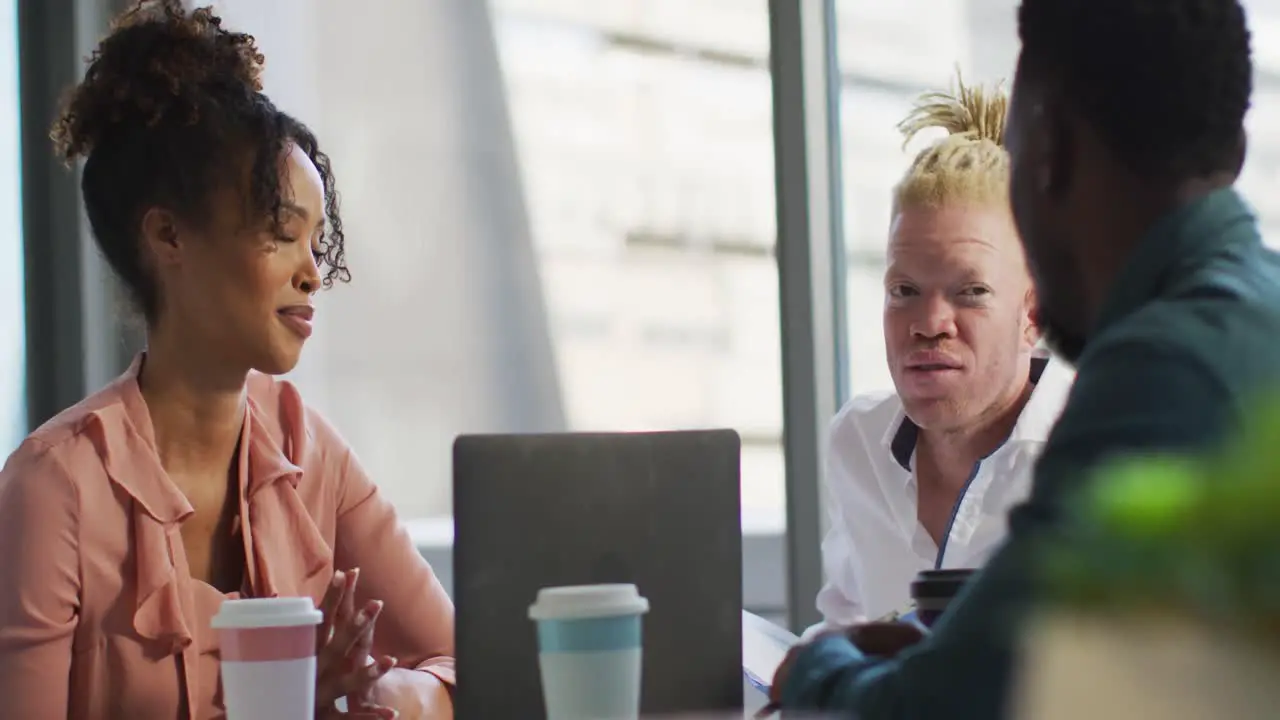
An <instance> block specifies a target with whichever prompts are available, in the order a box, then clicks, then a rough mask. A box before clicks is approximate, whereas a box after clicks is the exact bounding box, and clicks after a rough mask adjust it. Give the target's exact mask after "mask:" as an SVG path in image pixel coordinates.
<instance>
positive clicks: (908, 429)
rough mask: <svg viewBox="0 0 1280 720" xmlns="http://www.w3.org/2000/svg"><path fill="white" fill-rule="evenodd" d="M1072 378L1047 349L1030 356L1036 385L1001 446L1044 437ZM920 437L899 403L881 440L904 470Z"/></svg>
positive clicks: (1033, 382)
mask: <svg viewBox="0 0 1280 720" xmlns="http://www.w3.org/2000/svg"><path fill="white" fill-rule="evenodd" d="M1071 378H1072V375H1071V372H1070V371H1069V370H1068V369H1067V368H1066V367H1064V366H1063V364H1062V363H1061V362H1058V361H1054V360H1052V359H1051V358H1050V356H1049V355H1048V353H1043V352H1037V353H1036V355H1034V356H1033V357H1032V358H1031V378H1030V380H1031V384H1032V385H1035V388H1034V389H1032V391H1031V397H1030V398H1029V399H1028V400H1027V404H1026V405H1025V406H1024V407H1023V408H1022V412H1021V413H1020V414H1019V415H1018V422H1017V423H1016V424H1015V425H1014V426H1013V431H1012V432H1011V433H1010V434H1009V437H1008V438H1006V439H1005V441H1004V442H1003V443H1001V444H1000V447H1004V446H1005V445H1006V444H1008V443H1010V442H1020V441H1024V440H1033V441H1037V442H1042V441H1044V439H1045V437H1046V436H1048V434H1049V430H1050V428H1052V427H1053V424H1054V422H1056V421H1057V419H1058V413H1059V411H1060V410H1061V408H1062V403H1063V401H1064V400H1065V397H1066V391H1067V389H1068V388H1069V387H1070V385H1071ZM919 439H920V427H919V426H918V425H916V424H915V422H913V421H912V420H911V418H909V417H907V414H906V411H905V410H903V409H902V408H901V407H899V408H898V412H897V415H896V416H895V417H894V420H893V422H891V423H890V424H889V430H888V432H887V433H886V434H885V438H884V444H885V445H886V446H887V447H888V448H889V453H890V455H892V456H893V459H894V462H896V463H898V465H900V466H902V469H903V470H906V471H907V472H911V459H912V458H913V457H914V456H915V452H916V442H917V441H918V440H919Z"/></svg>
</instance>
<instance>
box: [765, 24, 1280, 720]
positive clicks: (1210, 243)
mask: <svg viewBox="0 0 1280 720" xmlns="http://www.w3.org/2000/svg"><path fill="white" fill-rule="evenodd" d="M1018 25H1019V34H1020V36H1021V40H1022V53H1021V55H1020V57H1019V60H1018V71H1017V77H1016V79H1015V82H1014V86H1013V98H1012V104H1011V106H1010V110H1009V124H1008V128H1007V130H1006V146H1007V148H1008V151H1009V154H1010V160H1011V163H1012V166H1011V183H1010V184H1011V188H1010V200H1011V203H1012V207H1013V212H1014V217H1015V220H1016V221H1017V225H1018V229H1019V232H1020V233H1021V236H1022V241H1023V245H1024V246H1025V248H1026V252H1027V257H1028V262H1029V264H1030V266H1031V271H1032V275H1033V277H1034V279H1035V282H1036V287H1037V290H1038V292H1039V298H1040V308H1039V320H1040V323H1041V326H1042V328H1043V330H1044V331H1045V335H1046V337H1047V338H1048V339H1049V340H1050V342H1051V344H1052V345H1053V347H1054V349H1055V350H1057V351H1058V352H1059V353H1060V354H1061V355H1062V356H1064V357H1065V358H1066V359H1067V360H1069V361H1071V362H1073V363H1074V364H1075V365H1076V370H1077V376H1076V383H1075V387H1074V388H1073V389H1072V392H1071V394H1070V396H1069V398H1068V401H1067V405H1066V407H1065V409H1064V411H1063V414H1062V416H1061V418H1060V420H1059V422H1058V424H1057V426H1056V427H1055V428H1054V430H1053V431H1052V433H1051V434H1050V436H1049V438H1048V441H1047V443H1046V445H1045V448H1044V452H1043V454H1042V456H1041V459H1040V462H1039V464H1038V466H1037V468H1036V473H1035V480H1034V483H1033V489H1032V493H1031V497H1030V499H1029V500H1028V501H1027V502H1026V503H1025V504H1024V505H1022V506H1020V507H1018V508H1017V509H1015V510H1014V511H1013V512H1012V513H1011V515H1010V530H1009V537H1008V539H1007V541H1006V543H1005V545H1004V546H1003V547H1002V548H1001V549H1000V550H999V551H998V552H997V553H996V554H995V556H994V557H993V558H992V560H991V561H990V563H989V564H988V565H987V567H986V568H985V569H984V570H983V571H982V572H981V573H980V574H979V575H978V576H977V577H976V578H975V580H974V581H973V582H972V583H970V586H969V587H968V588H967V590H966V591H965V592H964V594H963V595H962V597H960V598H959V599H958V600H957V601H956V602H955V604H954V605H953V607H952V609H951V610H950V611H949V612H948V614H947V615H946V616H945V617H944V618H943V619H942V620H941V621H940V623H939V624H938V625H937V626H936V628H935V630H934V632H933V633H932V635H931V636H930V637H929V638H927V639H926V640H925V641H923V642H921V643H919V644H918V645H916V646H914V647H912V648H910V649H907V650H905V651H903V652H901V653H899V654H898V655H896V656H895V657H893V658H892V659H883V658H874V657H870V656H868V655H865V654H863V653H862V652H861V651H859V650H858V648H857V647H855V645H854V644H853V643H852V642H851V641H850V640H849V639H848V637H847V636H846V635H844V634H832V635H827V636H824V637H822V638H819V639H818V640H816V641H814V642H813V643H811V644H809V645H806V646H804V647H802V648H798V649H797V650H796V651H793V653H792V655H791V656H790V657H789V658H788V660H787V661H786V662H784V664H783V667H782V668H780V670H779V672H778V677H777V678H775V697H776V699H778V700H780V701H781V704H782V705H783V707H784V708H796V709H821V710H831V711H837V712H849V713H852V714H853V715H854V716H855V717H857V718H858V719H859V720H889V719H895V720H896V719H907V718H921V719H929V720H933V719H934V718H975V719H976V718H984V719H985V718H1000V717H1004V716H1005V715H1006V713H1007V712H1008V706H1007V700H1008V697H1009V691H1010V689H1011V684H1012V680H1013V670H1014V667H1015V664H1016V660H1015V653H1016V648H1017V641H1018V636H1019V629H1020V624H1021V621H1022V620H1023V619H1024V617H1025V616H1026V611H1027V610H1028V609H1029V608H1030V607H1031V606H1032V604H1033V602H1034V594H1035V593H1034V588H1033V578H1034V570H1035V558H1034V551H1033V546H1035V545H1037V544H1038V542H1039V540H1041V539H1042V538H1045V537H1047V536H1049V535H1050V534H1052V533H1053V532H1054V530H1055V528H1056V527H1057V526H1058V524H1059V523H1060V522H1061V520H1062V509H1063V506H1064V501H1065V500H1066V499H1068V498H1069V497H1070V496H1071V495H1072V494H1073V493H1074V492H1075V491H1076V490H1077V489H1078V488H1079V487H1081V485H1082V484H1083V482H1084V481H1086V480H1087V477H1088V475H1089V471H1090V469H1092V468H1094V467H1095V466H1096V465H1097V464H1098V463H1099V462H1100V461H1103V460H1106V459H1108V458H1112V457H1115V456H1117V455H1121V454H1130V453H1143V452H1186V451H1196V450H1200V449H1204V448H1207V447H1210V446H1212V445H1213V444H1215V443H1217V442H1218V441H1220V440H1222V439H1223V438H1224V437H1225V436H1226V435H1228V434H1230V433H1231V432H1232V431H1233V430H1234V429H1235V427H1236V425H1237V424H1238V422H1239V420H1240V418H1241V414H1242V406H1245V405H1247V403H1248V402H1249V401H1250V399H1251V398H1252V397H1254V396H1256V394H1257V393H1258V392H1259V391H1261V390H1264V389H1269V388H1270V387H1271V386H1272V385H1275V384H1277V382H1280V259H1278V258H1277V256H1276V255H1274V254H1273V253H1271V252H1270V251H1268V250H1266V249H1264V247H1263V245H1262V241H1261V238H1260V237H1259V235H1258V230H1257V222H1256V220H1255V219H1254V217H1253V215H1252V212H1251V210H1250V209H1249V208H1248V206H1247V205H1246V204H1245V203H1244V201H1243V200H1242V199H1241V198H1240V197H1239V196H1238V195H1237V194H1236V193H1235V191H1234V190H1233V189H1232V188H1231V186H1232V184H1233V183H1234V182H1235V179H1236V177H1237V176H1238V174H1239V172H1240V168H1241V166H1242V164H1243V161H1244V147H1245V132H1244V116H1245V112H1246V110H1247V109H1248V106H1249V96H1250V93H1251V82H1252V63H1251V60H1250V51H1249V33H1248V29H1247V27H1246V22H1245V14H1244V10H1243V9H1242V8H1241V6H1240V3H1239V1H1238V0H1023V2H1022V4H1021V7H1020V9H1019V11H1018Z"/></svg>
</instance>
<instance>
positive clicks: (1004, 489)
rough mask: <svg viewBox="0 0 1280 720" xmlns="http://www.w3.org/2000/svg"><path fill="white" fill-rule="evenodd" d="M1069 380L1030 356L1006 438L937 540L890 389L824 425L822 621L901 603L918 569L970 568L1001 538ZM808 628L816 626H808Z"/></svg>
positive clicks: (909, 437)
mask: <svg viewBox="0 0 1280 720" xmlns="http://www.w3.org/2000/svg"><path fill="white" fill-rule="evenodd" d="M1073 378H1074V374H1073V373H1072V371H1071V370H1070V369H1069V368H1068V367H1067V366H1065V365H1064V364H1063V363H1062V362H1061V361H1058V360H1049V358H1048V357H1047V356H1043V355H1042V356H1037V357H1036V358H1034V359H1033V360H1032V368H1031V380H1032V382H1033V383H1035V388H1034V389H1033V390H1032V393H1031V397H1030V399H1028V400H1027V404H1026V405H1025V406H1023V408H1022V414H1021V415H1020V416H1019V417H1018V422H1017V424H1016V425H1015V426H1014V428H1013V432H1012V433H1010V435H1009V438H1008V439H1007V440H1006V441H1005V442H1004V444H1003V445H1001V446H1000V447H999V449H997V450H996V451H995V452H993V453H991V454H990V455H989V456H987V457H986V458H984V459H983V460H982V461H981V462H979V463H978V464H977V466H975V467H974V472H973V475H972V476H971V477H970V478H969V482H968V484H967V485H966V486H965V488H964V490H963V491H962V492H961V494H960V498H959V500H958V501H957V503H956V505H955V508H954V509H953V510H952V515H951V523H950V525H949V527H948V528H947V532H946V536H945V537H944V538H943V541H942V544H941V545H942V546H941V547H939V546H938V544H937V543H935V542H934V541H933V538H932V537H931V536H930V535H929V533H928V532H927V531H926V530H925V529H924V527H923V526H922V525H921V524H920V520H919V518H918V515H917V504H916V503H917V497H916V496H917V486H916V478H915V473H914V472H913V471H912V469H911V468H912V464H913V463H912V461H913V459H914V456H915V446H916V438H917V436H918V434H919V428H918V427H917V426H916V425H915V423H913V422H911V420H910V418H908V417H907V416H906V414H905V413H904V412H903V408H902V401H901V400H900V399H899V398H898V396H897V394H896V393H879V394H869V395H861V396H858V397H856V398H853V399H852V400H850V401H849V403H848V404H847V405H845V406H844V408H842V409H841V410H840V413H839V414H838V415H836V418H835V420H834V421H833V422H832V423H831V432H830V445H829V447H828V453H827V469H826V470H827V471H826V478H825V480H826V485H827V500H828V510H829V516H830V519H831V526H830V528H829V530H828V531H827V534H826V537H825V538H824V539H823V541H822V559H823V566H824V569H825V571H826V576H827V584H826V586H825V587H823V588H822V591H821V592H819V593H818V599H817V604H818V610H819V611H821V612H822V615H823V618H824V622H823V624H822V626H824V627H830V626H835V625H849V624H852V623H856V622H864V621H867V620H875V619H878V618H881V617H883V616H885V615H887V614H889V613H891V612H894V611H898V610H902V609H904V608H905V607H906V606H908V605H909V603H910V597H911V596H910V584H911V581H912V580H913V579H914V578H915V576H916V574H917V573H918V572H920V571H921V570H929V569H934V568H940V569H942V568H976V567H980V566H981V565H982V564H983V563H985V562H986V559H987V557H988V556H989V555H990V554H991V552H992V551H993V550H994V549H995V547H996V545H997V544H998V543H999V542H1000V540H1001V539H1003V538H1004V535H1005V532H1006V530H1007V518H1006V516H1007V515H1008V512H1009V510H1010V508H1011V507H1012V506H1013V505H1015V504H1017V503H1019V502H1021V501H1022V500H1024V499H1025V498H1026V497H1027V495H1028V493H1029V491H1030V489H1031V474H1032V467H1033V466H1034V465H1035V461H1036V458H1037V457H1038V456H1039V454H1040V449H1041V447H1042V446H1043V445H1044V441H1045V438H1046V437H1047V436H1048V434H1049V430H1050V429H1051V428H1052V427H1053V424H1054V423H1055V422H1056V421H1057V419H1058V414H1059V413H1060V412H1061V411H1062V406H1063V404H1064V403H1065V402H1066V399H1067V392H1068V391H1069V390H1070V388H1071V382H1072V380H1073ZM814 629H815V630H816V629H817V628H814Z"/></svg>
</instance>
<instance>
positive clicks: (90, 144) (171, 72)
mask: <svg viewBox="0 0 1280 720" xmlns="http://www.w3.org/2000/svg"><path fill="white" fill-rule="evenodd" d="M262 65H263V56H262V54H261V53H260V52H258V48H257V45H256V43H255V41H254V38H253V36H252V35H248V34H245V33H237V32H229V31H227V30H224V29H223V28H222V19H221V18H219V17H218V16H217V15H215V14H214V13H213V10H212V8H208V7H205V8H200V9H197V10H186V9H185V8H183V6H182V2H181V0H142V1H141V2H138V3H137V4H135V5H134V6H133V7H132V8H130V9H129V10H127V11H125V12H124V14H122V15H121V16H120V17H119V18H117V19H116V21H115V22H114V23H113V24H112V27H111V31H110V33H109V34H108V35H107V36H106V38H104V39H103V40H102V42H100V43H99V44H98V47H97V49H95V50H94V52H93V55H92V56H90V58H89V62H88V69H87V70H86V72H85V75H84V79H83V80H82V81H81V82H80V83H79V84H78V85H76V86H75V87H74V88H72V90H71V92H70V93H69V94H68V95H67V97H66V99H65V101H64V105H63V110H62V113H61V115H60V116H59V118H58V119H57V121H56V122H55V123H54V125H53V129H52V131H51V133H50V135H51V137H52V138H53V141H54V146H55V148H56V151H57V153H58V155H59V156H60V157H62V158H63V159H65V160H67V161H68V162H70V161H73V160H75V159H76V158H78V157H82V156H86V155H88V154H89V152H90V151H92V150H93V148H94V147H97V146H99V145H101V144H102V143H103V142H109V141H110V140H111V138H112V136H113V134H115V133H117V132H119V131H122V130H125V131H127V130H128V129H130V128H138V127H139V126H147V127H154V126H156V125H160V124H162V123H164V124H169V123H172V124H178V125H194V124H196V123H198V122H199V121H200V119H201V113H202V111H203V110H204V109H205V108H209V107H214V106H217V105H220V104H222V103H224V102H228V101H229V102H236V101H243V100H245V99H248V97H249V96H251V95H254V94H256V93H259V92H261V91H262Z"/></svg>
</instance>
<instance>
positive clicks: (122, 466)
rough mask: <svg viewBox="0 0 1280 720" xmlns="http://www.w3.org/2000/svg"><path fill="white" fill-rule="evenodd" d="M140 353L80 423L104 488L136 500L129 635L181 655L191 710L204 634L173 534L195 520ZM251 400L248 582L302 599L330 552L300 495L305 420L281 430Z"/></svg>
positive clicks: (246, 469) (245, 473)
mask: <svg viewBox="0 0 1280 720" xmlns="http://www.w3.org/2000/svg"><path fill="white" fill-rule="evenodd" d="M143 360H144V356H143V355H142V354H139V355H138V357H137V358H135V360H134V361H133V364H132V365H131V366H130V367H129V370H128V371H126V372H125V374H124V375H122V376H120V377H119V378H118V379H117V380H116V381H115V382H114V383H112V386H110V387H109V388H108V392H111V393H113V394H114V395H116V397H117V398H118V402H107V403H104V404H103V405H102V406H100V407H99V408H98V409H97V410H95V411H93V412H92V413H90V414H89V415H88V416H87V417H86V420H85V422H86V428H85V429H86V431H87V432H88V433H89V435H90V437H92V438H94V440H95V442H96V444H97V445H98V450H99V452H100V454H101V456H102V459H103V462H104V465H105V467H106V471H107V474H108V476H109V477H110V479H111V481H112V482H113V483H114V484H115V485H116V486H118V487H119V488H120V490H121V491H123V492H125V493H127V494H128V495H129V496H130V497H131V498H132V499H133V501H134V502H133V511H132V522H133V531H134V532H133V538H134V549H135V558H136V568H135V571H136V573H137V597H136V601H135V602H136V606H135V609H134V614H133V626H134V630H135V631H136V632H137V633H138V634H139V635H140V636H141V637H144V638H147V639H150V640H155V641H159V642H166V643H170V644H171V645H172V648H173V651H174V652H177V653H181V654H182V656H183V660H184V662H183V665H184V673H185V675H186V681H187V689H188V698H189V702H188V707H195V706H196V705H195V703H194V702H190V701H193V700H194V699H195V698H197V697H200V695H199V692H198V690H197V688H195V687H193V686H194V685H195V684H196V683H198V677H196V673H194V671H193V666H194V663H195V656H194V652H195V648H194V647H193V643H194V641H195V639H196V638H197V637H202V636H204V635H206V634H209V629H208V628H203V627H191V623H190V622H189V619H188V618H192V617H196V613H195V612H194V608H193V601H192V596H191V590H192V588H191V584H192V583H194V582H196V581H194V580H193V579H192V578H191V576H190V570H189V566H188V564H187V559H186V553H185V548H184V546H183V542H182V535H181V532H180V528H181V524H182V522H183V521H184V520H186V519H187V518H188V517H190V516H191V515H192V514H194V510H193V508H192V507H191V504H190V502H188V500H187V498H186V496H185V495H183V493H182V491H180V490H179V489H178V487H177V485H175V484H174V483H173V481H172V480H170V479H169V476H168V474H167V473H166V472H165V471H164V468H163V467H162V466H161V464H160V456H159V453H158V452H157V450H156V441H155V429H154V427H153V426H152V423H151V414H150V412H149V411H148V409H147V405H146V401H145V400H144V399H143V397H142V392H141V389H140V387H139V385H138V373H139V371H140V370H141V368H142V363H143ZM272 418H273V415H272V413H270V412H269V409H267V408H262V407H260V406H259V404H258V401H257V400H256V399H255V398H254V397H253V393H252V392H249V393H248V399H247V402H246V403H245V417H244V425H243V428H242V430H241V440H240V449H239V456H238V458H237V460H238V463H239V472H238V473H237V474H238V478H239V483H240V524H241V528H242V532H243V533H244V534H245V547H246V548H251V551H250V552H251V557H249V558H246V563H245V567H246V570H247V575H248V577H247V584H248V587H249V589H250V591H251V594H252V595H253V596H254V597H277V596H298V595H305V594H306V593H305V591H304V590H303V588H306V587H315V584H314V582H313V580H314V579H315V578H316V577H317V576H318V575H322V574H325V573H332V569H333V560H332V551H331V549H330V548H329V547H328V545H327V544H326V543H325V541H324V538H323V536H322V535H321V533H320V530H319V528H317V527H316V525H315V522H314V520H313V519H312V518H311V516H310V515H309V514H308V512H307V511H306V508H305V506H304V505H303V503H302V500H301V498H300V497H299V496H298V491H297V488H298V485H299V483H301V482H302V481H303V479H304V478H303V471H302V468H301V467H300V466H301V465H302V459H303V458H305V457H306V453H307V440H308V438H307V432H306V427H305V425H304V424H303V423H300V422H299V423H293V424H291V426H290V427H284V425H285V424H284V423H281V422H279V420H276V421H275V422H272Z"/></svg>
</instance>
